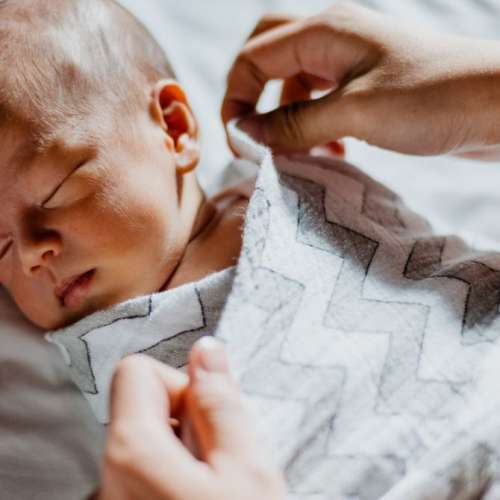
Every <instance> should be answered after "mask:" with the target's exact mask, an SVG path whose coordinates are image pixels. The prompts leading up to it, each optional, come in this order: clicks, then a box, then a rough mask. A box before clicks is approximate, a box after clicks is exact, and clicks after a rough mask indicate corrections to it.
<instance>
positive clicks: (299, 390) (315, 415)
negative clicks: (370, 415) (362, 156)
mask: <svg viewBox="0 0 500 500" xmlns="http://www.w3.org/2000/svg"><path fill="white" fill-rule="evenodd" d="M282 178H285V176H283V177H282ZM283 184H285V185H287V186H290V187H291V188H292V189H294V188H295V189H294V190H295V191H297V192H299V193H300V194H301V196H300V206H299V215H298V224H297V241H298V242H299V243H301V244H303V245H308V246H311V247H314V248H315V249H319V250H323V251H327V252H332V253H334V254H335V255H337V256H339V257H341V258H342V259H343V264H342V269H341V272H340V274H339V276H338V279H337V282H336V283H335V284H334V286H333V291H332V296H331V300H330V305H329V308H328V310H327V313H326V315H325V318H324V325H325V327H327V328H334V329H337V330H343V331H345V332H352V331H358V332H362V333H367V334H369V333H386V334H388V335H390V348H389V351H388V353H387V358H386V360H385V363H384V368H383V374H382V376H381V377H380V386H379V398H378V401H377V403H376V406H375V408H374V411H375V412H378V413H382V414H386V413H390V414H393V413H396V414H399V413H401V412H402V413H405V414H406V413H414V414H419V415H421V416H423V417H426V418H432V417H433V416H436V417H438V416H439V414H440V410H441V405H442V402H443V401H447V400H450V399H454V398H456V397H459V398H460V386H459V385H457V384H453V383H449V382H446V381H434V380H419V379H418V375H417V374H418V366H419V359H420V351H421V347H422V342H423V338H424V335H425V328H426V325H427V317H428V315H429V306H427V305H424V304H418V303H404V302H383V301H377V300H369V299H364V298H363V287H364V280H365V279H366V275H367V274H368V272H369V269H370V264H371V262H372V260H373V257H374V255H375V253H376V252H377V250H378V247H379V244H378V242H377V241H374V240H373V239H370V238H368V237H366V236H364V235H363V234H361V233H359V232H357V231H355V230H353V229H350V228H348V227H344V226H342V225H340V224H336V223H333V222H330V221H328V220H327V219H326V215H325V209H324V202H323V200H324V188H323V187H321V186H319V185H317V184H314V183H311V182H308V181H303V180H297V179H293V178H286V180H285V182H283ZM298 184H300V185H301V186H302V187H301V188H299V187H298ZM260 205H261V207H262V206H266V205H267V206H269V203H261V204H260ZM364 207H365V208H364V209H365V210H366V207H370V209H374V210H375V209H376V207H377V205H376V203H375V202H374V201H373V200H371V201H370V202H369V203H366V202H365V203H364ZM385 208H387V207H385ZM366 215H369V214H366ZM393 221H394V219H393ZM401 226H403V224H402V223H401ZM261 239H262V238H261ZM432 248H433V249H434V251H436V248H439V245H434V246H433V247H432ZM259 250H261V249H259ZM414 250H415V247H414ZM427 250H428V249H427ZM256 253H259V252H256ZM441 253H442V249H441V251H440V252H439V255H441ZM428 254H429V252H428V251H427V252H426V255H428ZM418 255H421V254H420V253H419V252H418V251H414V252H412V254H411V255H410V258H409V264H408V265H407V266H406V271H405V272H407V275H406V274H405V275H406V277H408V278H410V279H424V278H425V277H427V276H425V277H424V276H416V275H415V274H412V270H413V269H414V268H416V266H414V263H415V261H412V260H411V256H413V257H414V258H415V256H418ZM259 260H260V259H259V258H258V257H257V256H256V255H255V254H254V255H253V258H252V267H254V269H253V273H252V274H253V278H254V280H255V282H254V285H253V286H254V287H260V288H261V289H262V288H265V287H266V286H267V287H270V288H271V289H272V290H276V289H280V290H281V292H280V293H278V294H276V297H279V298H280V299H279V301H278V302H277V303H276V304H275V305H273V304H272V302H265V307H267V309H268V310H270V311H271V314H270V315H269V316H268V317H267V319H266V321H265V324H264V325H263V339H267V340H263V341H261V344H264V343H266V344H267V345H266V351H267V352H266V353H265V356H264V357H263V358H261V359H259V361H258V362H257V363H255V364H254V366H251V367H249V369H248V370H247V371H246V373H245V376H244V377H243V380H242V384H243V386H244V388H245V389H246V391H247V392H249V393H252V392H254V393H256V394H259V395H260V396H263V395H266V396H269V397H276V398H285V399H293V400H296V401H303V402H304V403H305V405H304V406H305V408H306V411H305V413H304V415H303V418H302V422H303V425H304V427H305V426H307V428H308V430H309V432H305V433H304V434H303V435H302V436H301V437H300V442H299V443H298V445H297V447H296V450H295V453H292V454H291V456H290V459H289V460H288V464H287V466H286V472H287V478H288V481H289V483H290V485H291V486H292V488H293V486H294V485H297V486H298V485H300V484H301V483H302V480H303V476H304V474H308V472H307V471H311V470H313V468H312V467H311V464H313V463H318V461H324V460H325V459H326V456H327V455H328V449H327V445H326V443H327V442H328V440H329V436H330V435H331V433H332V432H333V430H334V428H335V425H334V422H335V417H334V419H333V421H332V417H331V416H332V414H333V415H335V414H336V413H337V410H338V404H339V398H340V397H341V395H342V392H343V388H344V385H345V379H346V377H347V375H348V374H347V373H346V371H345V368H344V367H341V366H335V367H332V366H330V367H327V368H319V367H307V366H304V365H299V364H297V365H292V364H290V363H288V364H287V363H286V362H284V361H283V360H282V359H280V357H281V349H282V344H283V342H284V340H285V339H286V335H287V334H288V331H289V329H290V326H291V324H292V323H293V318H294V313H295V311H297V308H298V307H299V303H300V300H301V296H302V295H303V293H304V286H303V285H302V284H301V283H298V282H294V281H293V280H290V279H289V278H287V277H286V276H283V275H281V274H279V275H276V273H274V274H275V275H274V276H272V277H271V273H272V271H271V270H269V269H264V268H261V267H258V264H257V263H258V262H259ZM431 268H432V269H436V266H435V265H433V266H429V267H428V269H431ZM454 271H455V272H454V273H453V276H451V272H450V276H448V275H446V273H442V274H443V276H439V277H456V276H457V275H458V276H459V277H460V278H463V274H460V273H465V274H466V275H467V277H468V278H469V280H468V281H469V284H470V286H471V288H474V286H475V285H476V283H475V282H474V280H473V279H472V273H469V274H467V271H466V270H465V269H463V268H460V269H458V272H457V270H456V269H455V270H454ZM490 271H492V272H493V273H496V272H495V271H494V270H490ZM490 276H491V274H490ZM436 277H438V276H436ZM463 279H464V278H463ZM495 279H496V275H495ZM277 281H279V282H280V284H277V283H276V282H277ZM493 282H495V281H494V280H493ZM270 283H273V284H272V285H271V284H270ZM495 283H496V282H495ZM287 289H288V293H284V292H283V290H287ZM478 293H479V294H480V292H478ZM265 295H266V296H267V297H272V296H273V294H272V293H269V294H265ZM478 296H479V295H478ZM346 302H349V307H345V304H346ZM493 302H494V301H492V303H493ZM256 305H258V304H256ZM259 307H262V304H261V305H260V306H259ZM353 307H355V308H357V309H358V310H360V311H362V314H360V315H359V317H361V318H367V319H368V321H361V322H360V321H359V320H356V322H355V323H353V320H352V316H351V315H349V314H347V310H351V311H352V308H353ZM489 310H491V307H486V308H484V309H480V310H479V312H477V311H476V317H477V315H481V313H482V311H489ZM374 314H376V315H377V316H378V317H379V318H381V319H383V320H384V321H383V322H384V323H385V324H386V325H388V327H387V328H386V329H384V331H383V332H380V331H379V330H378V331H376V330H373V329H372V328H371V325H370V323H371V322H370V318H373V315H374ZM469 314H471V313H470V312H469ZM482 318H483V323H486V324H487V323H488V321H486V322H485V321H484V315H483V316H482ZM464 322H465V326H466V327H467V328H468V327H469V326H470V325H472V323H471V322H468V321H466V320H465V319H464ZM389 325H390V326H389ZM266 332H267V334H266ZM277 332H279V333H277ZM272 334H274V337H273V336H272ZM401 359H405V363H404V364H402V363H400V360H401ZM281 372H283V376H276V377H273V380H272V381H267V383H263V382H264V381H263V377H265V373H273V374H279V373H281ZM299 378H300V380H301V382H304V381H305V383H302V384H294V381H296V380H297V379H299ZM274 380H276V381H279V385H276V384H275V383H273V382H274ZM326 381H328V382H326ZM408 384H411V385H412V386H413V390H412V391H408ZM403 385H406V391H402V390H401V387H402V386H403ZM263 387H264V390H263ZM320 388H321V389H320ZM408 392H409V393H410V395H411V394H417V393H418V394H419V395H420V399H424V400H426V399H427V400H429V399H430V400H431V401H432V402H433V404H432V405H431V407H425V408H419V407H414V406H413V405H412V399H413V398H412V397H408ZM423 392H425V393H427V397H422V393H423ZM402 394H404V397H400V395H402ZM415 399H417V398H415ZM328 460H329V462H331V465H332V466H333V465H335V462H336V467H335V470H338V471H339V472H340V470H342V468H343V466H345V465H346V462H349V461H350V460H351V461H353V462H359V461H360V460H361V461H363V460H364V461H365V463H364V464H362V465H361V473H362V475H363V476H364V477H365V478H366V479H367V480H366V481H361V482H360V484H361V486H360V485H359V484H357V485H355V486H353V488H352V490H349V488H347V489H346V490H345V491H346V494H349V495H352V496H353V497H356V498H360V499H365V498H366V499H371V498H376V497H377V496H379V495H381V494H383V493H384V491H386V489H387V488H388V487H389V486H390V484H391V481H392V479H393V476H394V475H397V476H401V475H402V474H403V473H404V469H405V464H404V461H403V460H402V459H401V458H399V457H395V456H380V457H360V456H356V457H347V456H330V457H328ZM332 470H333V469H332ZM372 476H373V477H376V478H377V481H370V480H369V478H370V477H372ZM391 476H392V479H391ZM384 477H387V481H384ZM373 488H375V489H376V490H377V491H375V490H374V489H373ZM307 493H308V494H310V493H315V492H314V491H307Z"/></svg>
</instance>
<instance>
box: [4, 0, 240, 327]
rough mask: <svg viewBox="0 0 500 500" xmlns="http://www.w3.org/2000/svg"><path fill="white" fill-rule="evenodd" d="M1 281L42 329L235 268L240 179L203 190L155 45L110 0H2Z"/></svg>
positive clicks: (188, 114) (179, 105)
mask: <svg viewBox="0 0 500 500" xmlns="http://www.w3.org/2000/svg"><path fill="white" fill-rule="evenodd" d="M0 38H1V40H2V55H1V59H0V60H1V65H2V71H1V76H0V79H1V83H0V128H1V131H0V134H1V137H2V148H1V153H0V168H1V178H0V179H1V180H0V190H1V196H2V217H1V219H0V282H1V284H2V285H3V286H4V287H5V288H6V289H7V290H8V291H9V293H10V295H11V296H12V297H13V299H14V301H15V302H16V304H17V305H18V306H19V308H20V309H21V311H22V312H23V313H24V314H25V316H26V317H27V318H29V319H30V320H31V321H32V322H33V323H35V324H36V325H38V326H39V327H41V328H43V329H54V328H60V327H62V326H65V325H68V324H71V323H73V322H75V321H77V320H78V319H80V318H82V317H84V316H86V315H88V314H90V313H92V312H95V311H97V310H101V309H106V308H109V307H110V306H112V305H113V304H116V303H119V302H123V301H125V300H127V299H130V298H132V297H136V296H140V295H146V294H151V293H154V292H158V291H160V290H165V289H169V288H174V287H177V286H179V285H181V284H183V283H186V282H190V281H195V280H197V279H199V278H201V277H203V276H205V275H207V274H210V273H212V272H214V271H219V270H221V269H224V268H227V267H229V266H232V265H234V263H235V262H236V259H237V257H238V255H239V252H240V246H241V225H242V218H243V214H244V211H245V207H246V204H247V202H248V196H249V193H250V191H249V189H248V187H242V186H240V187H239V188H238V189H236V190H230V191H227V192H225V193H221V194H220V195H218V196H216V197H215V198H214V199H212V200H207V199H206V197H205V196H204V194H203V192H202V190H201V189H200V186H199V184H198V181H197V179H196V175H195V173H194V169H195V168H196V166H197V163H198V161H199V155H200V152H199V143H198V134H199V130H198V126H197V123H196V119H195V117H194V115H193V112H192V110H191V109H190V106H189V102H188V100H187V98H186V95H185V93H184V91H183V89H182V87H181V86H180V85H179V84H178V83H177V82H176V81H175V80H174V79H173V77H174V75H173V72H172V69H171V67H170V65H169V63H168V62H167V60H166V58H165V55H164V53H163V51H162V50H161V48H160V47H159V46H158V44H157V43H156V42H155V40H154V39H153V38H152V36H151V35H150V34H149V33H148V32H147V30H146V29H145V28H144V27H143V26H142V25H141V24H140V23H139V22H138V21H137V20H136V19H135V18H134V17H133V16H132V15H131V14H130V13H129V12H127V11H126V10H125V9H124V8H122V7H121V6H119V5H118V4H117V3H115V2H114V1H112V0H90V1H89V0H50V1H36V0H7V1H6V2H2V3H1V7H0Z"/></svg>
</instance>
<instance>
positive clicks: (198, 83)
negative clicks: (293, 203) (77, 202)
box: [0, 0, 500, 500]
mask: <svg viewBox="0 0 500 500" xmlns="http://www.w3.org/2000/svg"><path fill="white" fill-rule="evenodd" d="M123 3H124V4H125V5H126V6H128V7H129V8H130V9H131V10H132V11H133V12H135V13H136V14H137V15H138V16H139V17H140V18H141V19H142V20H143V21H144V22H145V23H146V24H147V26H148V27H149V28H150V29H151V30H152V31H153V32H154V34H155V35H156V36H157V38H158V39H159V40H160V42H161V43H162V44H163V45H164V46H165V48H166V49H167V52H168V53H169V55H170V58H171V60H172V61H173V63H174V66H175V68H176V70H177V73H178V76H179V78H180V80H181V81H182V82H183V83H184V85H185V86H186V87H187V89H188V93H189V95H190V97H191V100H192V103H193V107H194V109H195V111H196V113H197V116H198V119H199V121H200V124H201V130H202V134H203V161H202V166H201V169H200V175H201V177H202V181H203V183H204V185H205V186H206V187H207V189H208V190H209V191H214V190H215V189H216V188H217V186H218V185H220V183H221V179H222V172H223V167H224V165H225V164H226V163H227V161H228V160H229V158H230V154H229V150H228V149H227V147H226V144H225V140H224V133H223V129H222V126H221V124H220V122H219V118H218V113H219V105H220V101H221V98H222V95H223V92H224V80H225V74H226V71H227V69H228V67H229V65H230V62H231V60H232V58H233V57H234V55H235V53H236V52H237V49H238V47H239V46H240V45H241V43H242V41H243V39H244V37H245V36H246V34H248V33H249V32H250V31H251V28H252V27H253V25H254V24H255V22H256V21H257V19H258V18H259V17H260V16H261V15H262V14H264V13H265V12H268V11H272V12H287V13H294V14H311V13H314V12H318V11H320V10H321V9H323V8H325V7H327V6H329V5H331V4H332V3H333V2H330V1H327V0H308V1H307V2H299V1H296V0H213V1H208V0H185V1H183V2H179V1H178V0H148V1H147V2H146V1H143V0H123ZM361 3H365V4H366V5H372V6H378V7H379V8H380V9H381V10H385V11H387V12H391V13H393V14H395V15H397V16H400V17H402V18H408V19H412V20H413V21H416V22H418V23H422V24H424V23H425V24H427V25H430V26H433V27H436V28H439V29H445V30H448V31H452V32H456V33H463V34H466V35H471V36H481V37H496V36H498V19H499V16H500V1H493V0H405V1H401V0H365V1H364V2H361ZM348 151H349V153H348V155H349V159H350V161H352V162H354V163H356V164H359V165H360V166H362V167H363V168H364V169H365V170H366V171H368V172H369V173H370V174H372V175H374V176H375V177H377V178H378V179H380V180H382V181H383V182H384V183H386V184H388V185H389V186H390V187H391V188H392V189H394V190H396V191H397V192H399V193H400V194H401V195H403V196H404V197H405V198H406V200H407V202H408V203H409V205H410V206H411V207H412V208H413V209H415V210H417V211H419V212H421V213H423V214H424V215H425V216H427V217H428V218H429V219H430V220H431V221H432V223H433V224H434V226H435V227H436V228H437V229H439V230H441V231H444V232H455V233H459V234H461V235H463V236H465V237H466V238H467V239H468V240H469V241H472V242H475V243H476V244H477V245H479V246H482V247H489V248H495V249H496V248H500V225H499V224H495V221H496V215H497V213H498V211H499V208H500V196H499V194H498V191H499V186H500V165H498V164H478V163H474V162H469V161H464V160H458V159H453V158H451V159H450V158H439V159H436V158H410V157H402V156H400V155H396V154H392V153H388V152H385V151H381V150H378V149H376V148H372V147H369V146H367V145H365V144H361V143H359V142H356V141H351V140H350V141H349V143H348ZM0 318H2V319H1V321H0V341H1V349H0V391H1V392H0V443H1V446H0V491H1V497H2V498H6V499H10V498H12V499H14V498H15V499H51V500H58V499H61V500H71V499H73V498H74V499H80V498H85V497H86V496H87V495H88V493H89V492H90V491H91V490H92V488H93V487H94V485H95V483H96V481H97V465H96V464H97V461H98V459H97V457H98V456H99V454H100V452H101V448H102V438H103V433H102V430H101V429H98V428H97V426H96V425H95V423H94V422H93V417H92V416H91V415H90V412H89V411H88V409H87V407H86V403H85V402H84V401H83V399H82V398H81V396H80V395H79V394H78V393H77V391H76V389H74V388H73V386H72V385H71V383H70V382H69V379H68V376H67V374H66V371H65V369H64V367H63V366H62V363H61V362H60V360H59V358H58V357H57V355H56V353H55V352H54V351H53V350H52V349H53V348H52V347H51V346H48V345H45V344H44V343H43V342H42V341H41V338H40V337H39V336H38V335H37V332H36V331H34V330H33V329H32V328H30V327H28V326H27V325H26V324H25V323H24V321H23V320H22V319H21V318H20V317H19V315H18V313H17V312H16V311H15V310H14V309H13V307H12V305H11V304H10V302H9V301H8V300H7V299H6V298H5V297H4V296H3V294H0Z"/></svg>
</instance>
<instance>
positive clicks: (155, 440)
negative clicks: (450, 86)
mask: <svg viewBox="0 0 500 500" xmlns="http://www.w3.org/2000/svg"><path fill="white" fill-rule="evenodd" d="M172 418H175V419H177V420H179V421H180V424H181V427H182V430H183V432H182V434H184V435H185V434H186V431H188V433H192V435H191V436H190V439H189V441H190V442H191V443H192V444H194V445H195V447H196V454H197V458H195V456H193V454H192V452H191V451H189V449H188V448H187V447H186V446H185V444H184V442H186V439H184V442H183V441H181V439H180V438H179V437H177V435H176V432H175V431H174V429H172V427H171V425H170V424H169V422H171V421H172ZM252 428H253V426H252V422H250V421H249V417H248V416H247V414H246V413H245V411H244V407H243V404H242V402H241V399H240V395H239V391H238V388H237V386H236V384H235V382H234V381H233V379H232V378H231V376H230V375H229V372H228V363H227V359H226V357H225V354H224V351H223V349H222V348H221V346H220V345H219V344H218V342H216V341H215V340H213V339H210V338H206V339H203V340H202V341H200V342H199V343H197V344H196V346H195V347H194V348H193V351H192V352H191V355H190V363H189V378H188V376H186V375H184V374H182V373H180V372H178V371H176V370H173V369H171V368H169V367H167V366H165V365H163V364H161V363H158V362H157V361H154V360H153V359H151V358H148V357H146V356H141V355H139V356H132V357H129V358H126V359H125V360H124V361H122V362H121V363H120V365H119V367H118V369H117V371H116V374H115V377H114V380H113V390H112V401H111V423H110V428H109V437H108V443H107V451H106V457H105V464H104V474H103V485H102V489H101V492H100V493H99V494H98V496H97V498H98V500H122V499H123V500H125V499H126V500H142V499H144V498H148V499H150V500H155V499H157V500H198V499H200V500H202V499H203V500H226V499H227V500H254V499H256V498H259V499H262V500H284V498H285V492H284V491H285V490H284V486H283V481H282V479H281V477H280V475H279V474H278V473H277V472H276V471H275V470H274V469H273V468H272V467H270V466H269V465H268V464H267V463H266V461H265V459H264V458H263V457H262V456H261V449H260V447H259V445H258V442H257V440H256V439H255V437H254V434H253V432H252V431H251V429H252ZM184 437H185V436H184Z"/></svg>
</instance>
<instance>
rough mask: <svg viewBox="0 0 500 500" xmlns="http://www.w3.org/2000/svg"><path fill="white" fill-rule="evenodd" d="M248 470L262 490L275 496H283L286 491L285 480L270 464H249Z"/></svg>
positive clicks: (252, 479)
mask: <svg viewBox="0 0 500 500" xmlns="http://www.w3.org/2000/svg"><path fill="white" fill-rule="evenodd" d="M247 472H248V477H249V479H250V480H251V482H252V484H255V485H258V488H259V489H260V490H261V491H265V492H267V493H268V494H270V496H272V497H273V498H274V497H277V498H281V493H282V492H284V485H283V481H282V479H281V477H280V475H279V474H278V473H277V472H275V471H274V469H273V468H272V467H270V466H269V464H266V463H264V462H255V463H253V464H249V465H248V468H247Z"/></svg>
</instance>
